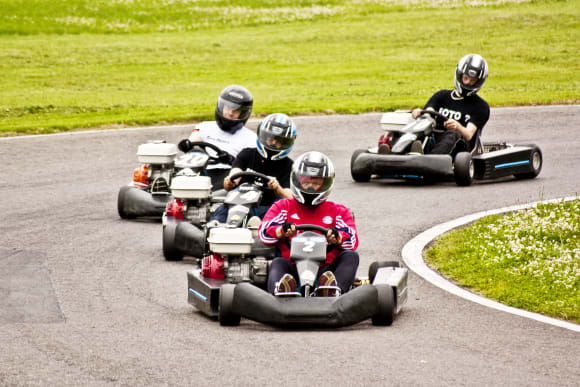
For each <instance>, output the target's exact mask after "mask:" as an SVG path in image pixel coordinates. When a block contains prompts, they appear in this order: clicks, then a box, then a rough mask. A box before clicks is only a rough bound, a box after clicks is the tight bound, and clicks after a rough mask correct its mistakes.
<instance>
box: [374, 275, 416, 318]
mask: <svg viewBox="0 0 580 387" xmlns="http://www.w3.org/2000/svg"><path fill="white" fill-rule="evenodd" d="M408 276H409V271H408V270H407V269H406V268H403V267H382V268H379V270H378V271H377V274H376V276H375V280H374V282H373V285H378V284H385V285H389V286H391V287H393V289H395V291H396V310H395V313H399V311H400V310H401V308H402V307H403V305H404V304H405V303H406V302H407V296H408V292H407V278H408Z"/></svg>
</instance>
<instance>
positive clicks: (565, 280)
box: [425, 199, 580, 323]
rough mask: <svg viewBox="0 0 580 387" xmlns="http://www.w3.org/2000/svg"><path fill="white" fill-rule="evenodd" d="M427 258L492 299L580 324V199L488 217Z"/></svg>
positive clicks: (444, 242) (432, 250)
mask: <svg viewBox="0 0 580 387" xmlns="http://www.w3.org/2000/svg"><path fill="white" fill-rule="evenodd" d="M425 256H426V258H427V261H428V262H429V263H430V264H431V265H432V266H433V267H434V268H435V269H436V270H438V271H439V272H441V273H443V274H444V275H446V276H448V277H449V278H450V279H452V280H453V281H455V282H456V283H458V284H459V285H461V286H464V287H467V288H469V289H471V290H473V291H475V292H477V293H481V294H482V295H484V296H486V297H489V298H493V299H496V300H498V301H499V302H502V303H504V304H506V305H510V306H513V307H516V308H522V309H526V310H530V311H534V312H538V313H542V314H546V315H549V316H553V317H557V318H561V319H564V320H570V321H573V322H576V323H580V199H576V200H574V201H571V202H560V203H551V204H539V205H538V206H537V207H534V208H530V209H528V210H525V211H521V212H515V213H510V214H507V215H497V216H490V217H486V218H482V219H481V220H479V221H478V222H476V223H474V224H472V225H470V226H468V227H465V228H462V229H457V230H454V231H452V232H450V233H448V234H445V235H444V236H442V237H441V238H440V239H439V240H437V241H436V243H435V244H434V245H433V246H432V247H431V248H429V249H428V250H427V251H426V252H425Z"/></svg>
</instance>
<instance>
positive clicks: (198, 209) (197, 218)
mask: <svg viewBox="0 0 580 387" xmlns="http://www.w3.org/2000/svg"><path fill="white" fill-rule="evenodd" d="M185 217H186V218H187V220H189V221H190V222H191V223H192V224H194V225H203V224H206V223H207V221H208V219H209V211H208V205H207V204H206V203H205V202H203V201H200V202H198V203H192V204H190V205H188V206H187V211H186V214H185Z"/></svg>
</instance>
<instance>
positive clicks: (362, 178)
mask: <svg viewBox="0 0 580 387" xmlns="http://www.w3.org/2000/svg"><path fill="white" fill-rule="evenodd" d="M365 152H366V150H365V149H357V150H355V151H354V153H353V154H352V156H351V158H350V175H351V176H352V179H353V180H354V181H356V182H358V183H366V182H368V181H370V180H371V175H370V173H363V172H354V167H355V160H356V158H357V157H358V155H360V154H361V153H365Z"/></svg>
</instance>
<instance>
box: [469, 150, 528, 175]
mask: <svg viewBox="0 0 580 387" xmlns="http://www.w3.org/2000/svg"><path fill="white" fill-rule="evenodd" d="M530 155H531V148H527V147H513V148H508V149H504V150H499V151H494V152H489V153H484V154H481V155H477V156H474V157H473V164H474V167H475V178H477V179H493V178H498V177H503V176H510V175H514V174H517V173H526V172H530V171H531V170H532V165H531V163H530Z"/></svg>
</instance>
